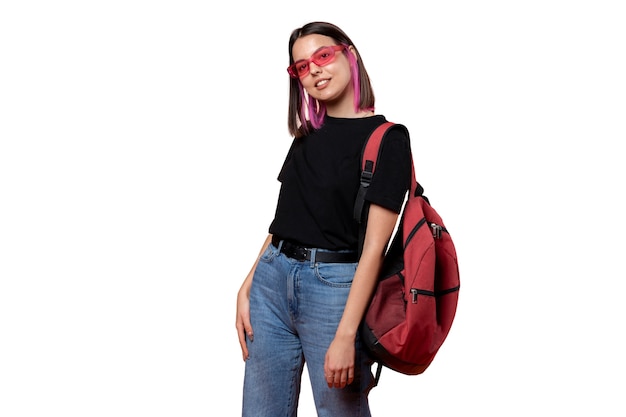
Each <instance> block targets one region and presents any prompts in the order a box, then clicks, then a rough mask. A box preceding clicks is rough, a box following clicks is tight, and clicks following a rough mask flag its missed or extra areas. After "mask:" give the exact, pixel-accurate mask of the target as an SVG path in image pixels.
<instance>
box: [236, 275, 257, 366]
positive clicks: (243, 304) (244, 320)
mask: <svg viewBox="0 0 626 417" xmlns="http://www.w3.org/2000/svg"><path fill="white" fill-rule="evenodd" d="M250 281H251V280H248V279H246V280H245V281H244V283H243V285H242V286H241V288H240V289H239V292H238V293H237V320H236V323H235V326H236V327H237V334H238V336H239V345H241V353H242V355H243V360H244V361H245V360H247V359H248V356H249V355H248V345H247V344H246V337H247V338H248V339H250V341H252V340H253V339H254V333H253V331H252V325H251V324H250Z"/></svg>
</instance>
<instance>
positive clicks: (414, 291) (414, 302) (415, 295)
mask: <svg viewBox="0 0 626 417" xmlns="http://www.w3.org/2000/svg"><path fill="white" fill-rule="evenodd" d="M411 299H412V301H413V304H417V289H416V288H411Z"/></svg>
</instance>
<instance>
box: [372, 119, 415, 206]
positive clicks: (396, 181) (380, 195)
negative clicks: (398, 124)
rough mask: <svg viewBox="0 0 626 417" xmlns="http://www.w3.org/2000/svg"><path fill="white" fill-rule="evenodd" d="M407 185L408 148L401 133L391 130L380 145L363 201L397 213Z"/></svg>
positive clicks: (408, 171) (409, 156)
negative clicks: (374, 167) (374, 168)
mask: <svg viewBox="0 0 626 417" xmlns="http://www.w3.org/2000/svg"><path fill="white" fill-rule="evenodd" d="M410 185H411V145H410V142H409V137H408V136H407V134H406V133H405V132H404V131H403V130H402V129H392V130H391V131H389V132H388V133H387V136H386V137H385V139H384V140H383V142H382V149H381V153H380V155H379V157H378V162H377V164H376V171H375V172H374V176H373V177H372V182H371V183H370V186H369V188H368V190H367V193H366V195H365V200H367V201H369V202H370V203H372V204H376V205H379V206H382V207H385V208H387V209H389V210H393V211H395V212H396V213H400V211H401V210H402V205H403V203H404V199H405V196H406V192H407V190H408V189H409V187H410Z"/></svg>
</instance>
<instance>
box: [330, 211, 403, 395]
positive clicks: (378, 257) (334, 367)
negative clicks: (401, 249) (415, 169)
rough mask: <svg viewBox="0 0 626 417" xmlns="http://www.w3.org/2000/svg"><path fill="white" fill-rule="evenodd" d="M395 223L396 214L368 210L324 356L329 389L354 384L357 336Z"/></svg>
mask: <svg viewBox="0 0 626 417" xmlns="http://www.w3.org/2000/svg"><path fill="white" fill-rule="evenodd" d="M397 219H398V214H397V213H395V212H393V211H391V210H388V209H385V208H383V207H380V206H377V205H371V206H370V210H369V215H368V222H367V231H366V234H365V241H364V243H363V252H362V253H361V258H360V260H359V265H358V267H357V270H356V273H355V275H354V279H353V281H352V286H351V288H350V294H349V295H348V300H347V301H346V307H345V309H344V312H343V316H342V318H341V321H340V322H339V326H338V328H337V332H336V333H335V339H334V340H333V341H332V343H331V344H330V347H329V348H328V351H327V353H326V360H325V363H324V373H325V375H326V381H327V382H328V386H329V387H331V386H332V387H336V388H343V387H345V386H346V385H347V384H350V383H352V381H353V380H354V358H355V346H354V344H355V341H356V336H357V332H358V329H359V325H360V324H361V320H362V319H363V315H364V314H365V311H366V309H367V306H368V304H369V301H370V297H371V296H372V293H373V291H374V288H375V286H376V281H377V278H378V273H379V271H380V268H381V266H382V261H383V257H384V251H385V248H386V247H387V243H388V242H389V240H390V238H391V234H392V233H393V229H394V227H395V225H396V221H397Z"/></svg>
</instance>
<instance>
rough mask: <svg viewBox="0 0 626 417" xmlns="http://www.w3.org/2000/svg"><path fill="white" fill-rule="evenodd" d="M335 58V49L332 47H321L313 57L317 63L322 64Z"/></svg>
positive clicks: (328, 62)
mask: <svg viewBox="0 0 626 417" xmlns="http://www.w3.org/2000/svg"><path fill="white" fill-rule="evenodd" d="M333 59H335V50H334V49H333V48H330V47H326V48H322V49H320V50H319V51H317V52H316V53H315V54H314V55H313V56H312V57H311V60H312V61H313V62H314V63H315V65H320V66H321V65H326V64H330V62H331V61H332V60H333Z"/></svg>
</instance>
